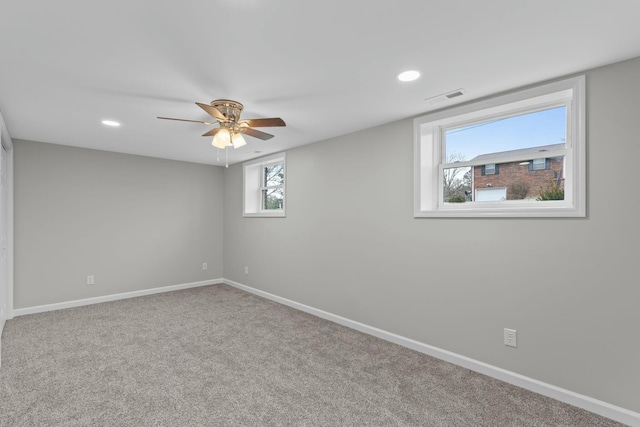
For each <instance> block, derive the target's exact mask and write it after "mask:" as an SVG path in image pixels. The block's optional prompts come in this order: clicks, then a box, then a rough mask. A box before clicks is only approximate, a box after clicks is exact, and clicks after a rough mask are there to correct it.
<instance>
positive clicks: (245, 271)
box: [244, 265, 249, 274]
mask: <svg viewBox="0 0 640 427" xmlns="http://www.w3.org/2000/svg"><path fill="white" fill-rule="evenodd" d="M244 274H249V267H248V266H246V265H245V266H244Z"/></svg>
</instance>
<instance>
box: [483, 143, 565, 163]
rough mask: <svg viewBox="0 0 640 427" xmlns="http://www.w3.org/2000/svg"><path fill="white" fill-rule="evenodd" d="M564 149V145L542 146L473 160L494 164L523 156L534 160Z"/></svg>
mask: <svg viewBox="0 0 640 427" xmlns="http://www.w3.org/2000/svg"><path fill="white" fill-rule="evenodd" d="M563 148H564V143H563V144H550V145H540V146H537V147H529V148H520V149H518V150H508V151H498V152H496V153H487V154H481V155H479V156H476V157H474V158H473V159H472V160H491V161H492V162H493V163H500V159H503V158H505V157H510V156H513V155H521V154H531V158H532V159H538V158H540V157H544V154H542V153H545V152H547V151H555V150H562V149H563Z"/></svg>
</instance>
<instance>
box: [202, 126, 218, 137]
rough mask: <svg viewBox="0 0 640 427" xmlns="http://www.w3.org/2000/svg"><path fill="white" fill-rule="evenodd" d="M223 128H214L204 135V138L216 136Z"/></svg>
mask: <svg viewBox="0 0 640 427" xmlns="http://www.w3.org/2000/svg"><path fill="white" fill-rule="evenodd" d="M220 129H222V128H213V129H211V130H210V131H209V132H207V133H205V134H202V136H214V135H215V134H216V133H218V131H219V130H220Z"/></svg>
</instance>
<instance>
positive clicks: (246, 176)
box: [242, 153, 287, 217]
mask: <svg viewBox="0 0 640 427" xmlns="http://www.w3.org/2000/svg"><path fill="white" fill-rule="evenodd" d="M278 163H282V164H283V165H284V174H285V175H284V183H283V185H282V191H283V194H284V197H283V200H282V209H263V207H262V206H263V205H262V201H263V200H262V194H263V193H262V192H263V190H265V189H270V188H272V187H265V186H264V185H263V184H264V169H265V167H267V166H271V165H275V164H278ZM242 187H243V197H242V201H243V203H242V215H243V216H245V217H285V216H286V212H285V208H286V204H287V200H286V199H287V157H286V153H278V154H274V155H271V156H266V157H261V158H259V159H256V160H250V161H248V162H245V163H243V185H242ZM278 187H280V186H278Z"/></svg>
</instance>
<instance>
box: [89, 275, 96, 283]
mask: <svg viewBox="0 0 640 427" xmlns="http://www.w3.org/2000/svg"><path fill="white" fill-rule="evenodd" d="M95 283H96V281H95V278H94V277H93V275H91V276H87V285H94V284H95Z"/></svg>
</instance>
